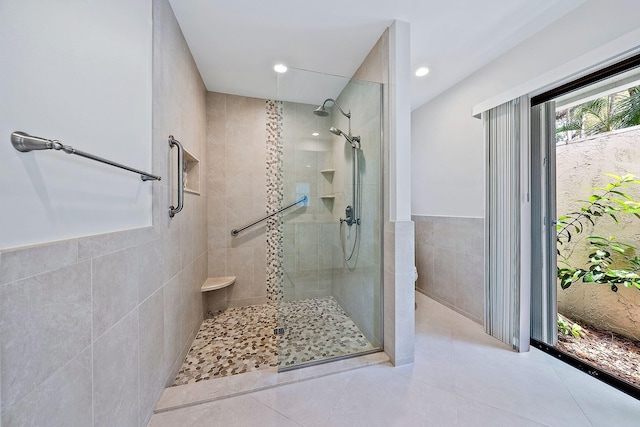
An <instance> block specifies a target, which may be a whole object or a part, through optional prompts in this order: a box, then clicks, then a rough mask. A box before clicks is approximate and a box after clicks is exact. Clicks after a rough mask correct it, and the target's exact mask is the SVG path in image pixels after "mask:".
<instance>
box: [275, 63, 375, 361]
mask: <svg viewBox="0 0 640 427" xmlns="http://www.w3.org/2000/svg"><path fill="white" fill-rule="evenodd" d="M278 99H279V101H278V106H277V108H278V146H277V148H276V149H274V150H273V151H274V152H277V153H278V155H277V156H274V158H273V159H272V161H273V162H276V163H277V164H278V170H279V172H280V173H279V174H278V177H277V179H276V180H275V181H274V182H271V183H270V185H271V186H272V187H273V188H272V189H270V190H269V191H276V192H280V200H281V202H280V203H281V205H282V206H286V205H287V204H289V203H292V202H294V201H296V200H301V199H303V198H304V197H306V198H307V199H306V201H305V202H303V203H300V204H298V205H297V206H296V207H294V208H292V209H288V210H287V211H285V212H283V213H282V215H281V217H280V218H279V220H280V223H279V224H278V227H279V233H278V234H277V235H274V238H275V239H276V240H277V242H275V248H274V251H276V252H278V253H280V254H281V256H280V257H279V258H278V259H277V263H276V264H277V268H276V270H277V272H276V275H277V277H278V286H279V292H278V295H279V297H278V301H277V303H276V304H277V316H278V330H279V333H280V335H279V336H278V355H279V366H280V369H281V370H286V369H291V368H294V367H299V366H303V365H306V364H310V363H318V362H320V361H324V360H331V359H336V358H342V357H348V356H352V355H357V354H362V353H366V352H371V351H376V350H380V349H381V348H382V328H381V317H382V298H381V272H382V264H381V262H382V259H381V258H382V257H381V248H382V242H381V239H382V233H381V225H382V208H381V206H382V202H381V200H382V197H381V188H382V186H381V173H380V170H381V165H380V159H381V155H380V152H381V129H382V127H381V124H382V122H381V120H382V107H381V105H382V102H381V99H382V87H381V85H380V84H378V83H372V82H365V81H358V80H354V79H346V78H340V77H336V76H329V75H324V74H319V73H313V72H309V71H302V70H296V69H289V71H287V72H286V73H284V74H280V75H278ZM270 246H271V245H270Z"/></svg>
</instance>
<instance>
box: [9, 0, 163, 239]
mask: <svg viewBox="0 0 640 427" xmlns="http://www.w3.org/2000/svg"><path fill="white" fill-rule="evenodd" d="M151 25H152V19H151V1H150V0H135V1H131V0H110V1H91V2H87V1H82V0H65V1H63V2H43V1H38V0H8V1H2V2H0V76H1V78H0V94H1V95H0V98H1V99H2V102H0V200H2V209H0V249H3V248H10V247H16V246H22V245H28V244H35V243H42V242H48V241H54V240H59V239H66V238H71V237H79V236H85V235H90V234H97V233H105V232H110V231H116V230H123V229H129V228H137V227H142V226H147V225H150V224H151V183H150V182H147V183H144V182H142V181H141V180H140V177H139V176H138V175H136V174H133V173H130V172H127V171H123V170H120V169H116V168H113V167H110V166H106V165H102V164H100V163H97V162H94V161H91V160H88V159H83V158H80V157H78V156H72V155H68V154H65V153H62V152H53V151H38V152H31V153H20V152H18V151H16V150H14V148H13V147H12V145H11V143H10V138H9V136H10V134H11V132H13V131H18V130H20V131H24V132H27V133H30V134H32V135H37V136H42V137H45V138H49V139H59V140H61V141H62V142H63V143H65V144H68V145H72V146H73V147H74V148H77V149H79V150H82V151H86V152H89V153H92V154H95V155H98V156H101V157H105V158H107V159H110V160H114V161H116V162H120V163H124V164H126V165H129V166H132V167H135V168H138V169H142V170H150V169H151V34H152V33H151ZM166 178H168V177H163V179H166Z"/></svg>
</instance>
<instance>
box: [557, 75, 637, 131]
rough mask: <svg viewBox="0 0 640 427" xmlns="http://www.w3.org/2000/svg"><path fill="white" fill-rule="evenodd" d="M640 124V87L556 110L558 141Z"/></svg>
mask: <svg viewBox="0 0 640 427" xmlns="http://www.w3.org/2000/svg"><path fill="white" fill-rule="evenodd" d="M636 125H640V86H635V87H632V88H629V89H627V90H624V91H621V92H617V93H614V94H611V95H607V96H604V97H602V98H597V99H593V100H590V101H587V102H585V103H582V104H580V105H577V106H575V107H573V108H569V109H565V110H559V111H558V112H557V113H556V140H557V141H564V140H570V139H574V138H582V137H585V136H590V135H597V134H599V133H604V132H611V131H613V130H617V129H624V128H627V127H630V126H636Z"/></svg>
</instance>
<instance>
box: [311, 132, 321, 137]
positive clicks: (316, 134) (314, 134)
mask: <svg viewBox="0 0 640 427" xmlns="http://www.w3.org/2000/svg"><path fill="white" fill-rule="evenodd" d="M319 135H320V134H319V133H318V132H314V133H312V134H311V136H319Z"/></svg>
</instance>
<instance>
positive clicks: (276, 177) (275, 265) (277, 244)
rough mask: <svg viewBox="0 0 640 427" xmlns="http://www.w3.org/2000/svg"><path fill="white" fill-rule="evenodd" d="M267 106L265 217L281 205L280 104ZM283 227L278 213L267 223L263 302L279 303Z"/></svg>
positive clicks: (267, 103) (275, 103) (280, 294)
mask: <svg viewBox="0 0 640 427" xmlns="http://www.w3.org/2000/svg"><path fill="white" fill-rule="evenodd" d="M266 106H267V209H266V211H267V214H269V213H272V212H274V211H276V210H278V209H279V208H280V207H281V206H282V200H283V197H284V186H283V177H282V173H283V172H282V168H283V167H282V157H283V151H282V132H280V129H281V128H282V103H281V102H279V101H272V100H267V101H266ZM282 235H283V226H282V216H281V214H278V215H275V216H273V217H271V218H269V219H268V220H267V299H268V300H269V301H271V302H278V301H282V298H283V286H282V271H283V270H282V260H283V259H284V252H283V240H282V239H283V237H282Z"/></svg>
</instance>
